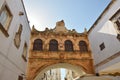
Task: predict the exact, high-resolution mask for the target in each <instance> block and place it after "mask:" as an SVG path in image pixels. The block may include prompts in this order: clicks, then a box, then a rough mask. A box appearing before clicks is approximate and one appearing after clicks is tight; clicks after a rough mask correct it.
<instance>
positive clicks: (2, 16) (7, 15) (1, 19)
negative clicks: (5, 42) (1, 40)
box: [0, 2, 12, 37]
mask: <svg viewBox="0 0 120 80" xmlns="http://www.w3.org/2000/svg"><path fill="white" fill-rule="evenodd" d="M11 20H12V14H11V12H10V9H9V7H8V6H7V4H6V2H5V3H4V4H3V5H2V8H1V9H0V29H1V31H2V32H3V33H4V34H5V36H7V37H8V36H9V35H8V32H7V31H8V28H9V26H10V23H11Z"/></svg>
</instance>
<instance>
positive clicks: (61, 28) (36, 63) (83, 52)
mask: <svg viewBox="0 0 120 80" xmlns="http://www.w3.org/2000/svg"><path fill="white" fill-rule="evenodd" d="M30 42H31V43H30V50H29V51H30V53H29V62H28V70H27V72H28V73H27V80H33V79H35V78H36V77H37V75H38V74H39V73H40V72H41V71H42V70H44V69H45V68H47V67H48V66H51V65H54V64H59V63H69V64H71V65H75V66H79V67H82V69H83V71H84V72H85V73H87V74H93V73H94V68H93V59H92V53H91V49H90V44H89V40H88V35H87V32H86V31H85V32H84V33H77V32H76V31H75V30H74V29H73V30H72V31H71V30H67V29H66V27H65V23H64V21H63V20H62V21H58V22H57V23H56V26H55V28H54V29H48V28H46V29H45V31H37V30H36V29H35V28H34V26H33V28H32V32H31V39H30Z"/></svg>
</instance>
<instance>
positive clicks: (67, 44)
mask: <svg viewBox="0 0 120 80" xmlns="http://www.w3.org/2000/svg"><path fill="white" fill-rule="evenodd" d="M65 51H73V43H72V41H70V40H66V41H65Z"/></svg>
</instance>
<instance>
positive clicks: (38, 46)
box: [33, 39, 43, 51]
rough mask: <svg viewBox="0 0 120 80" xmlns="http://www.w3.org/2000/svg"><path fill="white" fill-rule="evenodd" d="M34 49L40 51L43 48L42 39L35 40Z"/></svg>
mask: <svg viewBox="0 0 120 80" xmlns="http://www.w3.org/2000/svg"><path fill="white" fill-rule="evenodd" d="M33 50H38V51H42V50H43V41H42V40H41V39H36V40H34V44H33Z"/></svg>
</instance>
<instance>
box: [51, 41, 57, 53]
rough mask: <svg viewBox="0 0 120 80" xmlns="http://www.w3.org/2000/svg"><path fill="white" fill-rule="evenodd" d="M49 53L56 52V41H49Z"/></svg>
mask: <svg viewBox="0 0 120 80" xmlns="http://www.w3.org/2000/svg"><path fill="white" fill-rule="evenodd" d="M49 51H58V41H56V40H55V39H52V40H50V43H49Z"/></svg>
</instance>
